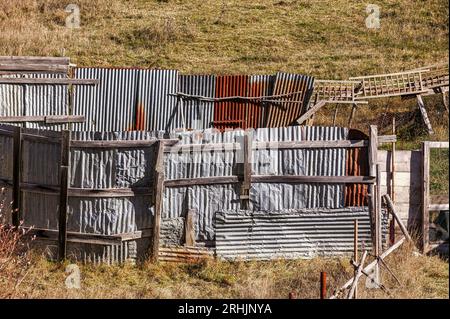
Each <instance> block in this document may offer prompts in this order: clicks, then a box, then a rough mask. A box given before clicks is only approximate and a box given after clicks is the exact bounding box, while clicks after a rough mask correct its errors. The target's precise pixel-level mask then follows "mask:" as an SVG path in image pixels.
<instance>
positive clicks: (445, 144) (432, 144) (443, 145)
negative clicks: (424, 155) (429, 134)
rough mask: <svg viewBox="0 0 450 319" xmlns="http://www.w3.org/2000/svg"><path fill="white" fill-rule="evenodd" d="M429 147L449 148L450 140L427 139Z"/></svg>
mask: <svg viewBox="0 0 450 319" xmlns="http://www.w3.org/2000/svg"><path fill="white" fill-rule="evenodd" d="M427 143H428V146H429V148H448V144H449V142H435V141H427Z"/></svg>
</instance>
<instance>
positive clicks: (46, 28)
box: [0, 0, 448, 79]
mask: <svg viewBox="0 0 450 319" xmlns="http://www.w3.org/2000/svg"><path fill="white" fill-rule="evenodd" d="M69 3H75V4H78V5H79V7H80V10H81V28H80V29H72V30H70V29H67V28H66V27H65V19H66V17H67V16H68V13H66V12H64V8H65V6H66V5H67V4H69ZM376 3H377V4H378V5H379V6H380V8H381V12H380V13H381V17H380V19H381V20H380V21H381V28H380V29H368V28H366V25H365V19H366V17H367V16H368V14H367V13H366V11H365V9H366V5H367V4H366V3H365V2H361V1H355V0H352V1H344V0H338V1H332V0H321V1H306V0H302V1H300V0H256V1H238V0H226V1H225V0H218V1H217V0H214V1H213V0H192V1H182V0H178V1H176V0H166V1H151V0H110V1H102V0H64V1H61V0H2V1H1V2H0V30H2V32H1V33H0V55H60V54H61V53H62V52H63V50H65V54H66V55H68V56H70V57H72V58H73V60H74V62H75V63H77V64H79V65H82V66H88V65H89V66H99V65H101V66H141V67H151V68H176V69H179V70H181V71H183V72H190V73H269V72H276V71H280V70H284V71H291V72H300V73H307V74H312V75H314V76H317V77H322V78H331V79H340V78H346V77H348V76H356V75H361V74H368V73H374V72H390V71H397V70H401V69H408V68H411V67H416V66H421V65H423V64H427V63H433V62H436V61H438V60H439V61H440V60H445V59H447V58H448V50H447V47H448V15H447V12H448V1H445V0H430V1H407V0H400V1H392V0H380V1H377V2H376Z"/></svg>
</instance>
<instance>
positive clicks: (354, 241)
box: [353, 219, 358, 299]
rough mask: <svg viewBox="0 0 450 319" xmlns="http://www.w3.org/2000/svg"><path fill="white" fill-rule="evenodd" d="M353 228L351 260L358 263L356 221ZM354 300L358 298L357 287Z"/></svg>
mask: <svg viewBox="0 0 450 319" xmlns="http://www.w3.org/2000/svg"><path fill="white" fill-rule="evenodd" d="M353 226H354V233H353V260H354V261H355V263H358V220H357V219H355V220H354V221H353ZM355 276H356V269H355ZM354 297H355V299H357V298H358V286H356V288H355V295H354Z"/></svg>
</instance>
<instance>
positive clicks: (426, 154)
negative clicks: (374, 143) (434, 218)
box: [421, 141, 449, 253]
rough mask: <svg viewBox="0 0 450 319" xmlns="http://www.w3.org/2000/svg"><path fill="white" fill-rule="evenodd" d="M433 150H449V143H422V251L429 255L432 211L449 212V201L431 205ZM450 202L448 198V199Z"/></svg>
mask: <svg viewBox="0 0 450 319" xmlns="http://www.w3.org/2000/svg"><path fill="white" fill-rule="evenodd" d="M433 148H446V149H448V148H449V142H430V141H425V142H423V143H422V214H421V215H422V216H421V219H422V229H421V233H422V251H423V253H427V252H429V251H430V249H431V248H432V247H430V236H429V233H430V210H448V209H449V204H448V201H447V203H446V204H442V203H438V204H435V203H431V200H430V154H431V152H430V150H431V149H433ZM447 200H448V198H447Z"/></svg>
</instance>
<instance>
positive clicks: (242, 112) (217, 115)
mask: <svg viewBox="0 0 450 319" xmlns="http://www.w3.org/2000/svg"><path fill="white" fill-rule="evenodd" d="M248 84H249V81H248V75H221V76H218V77H217V80H216V97H218V98H220V97H231V96H247V91H248ZM246 119H247V103H245V102H229V101H225V102H214V122H213V125H214V127H215V128H217V129H219V130H225V129H235V128H246V125H247V123H246Z"/></svg>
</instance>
